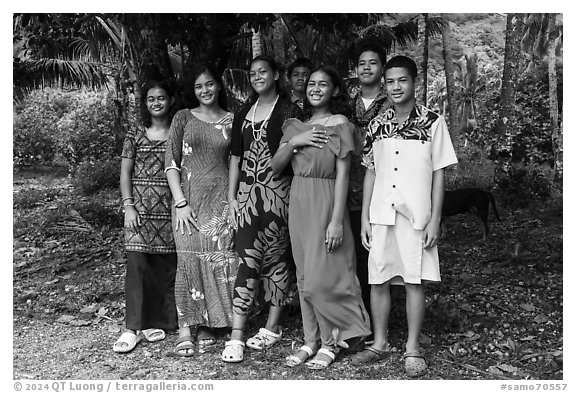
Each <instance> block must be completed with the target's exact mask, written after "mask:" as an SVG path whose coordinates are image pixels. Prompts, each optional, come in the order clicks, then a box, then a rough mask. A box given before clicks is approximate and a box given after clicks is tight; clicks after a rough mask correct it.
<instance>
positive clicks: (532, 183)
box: [497, 164, 554, 208]
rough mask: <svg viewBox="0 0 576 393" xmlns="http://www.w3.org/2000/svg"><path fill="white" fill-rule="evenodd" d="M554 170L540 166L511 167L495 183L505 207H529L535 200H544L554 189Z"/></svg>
mask: <svg viewBox="0 0 576 393" xmlns="http://www.w3.org/2000/svg"><path fill="white" fill-rule="evenodd" d="M553 181H554V170H553V169H552V168H550V167H546V166H542V165H528V166H524V165H517V164H516V165H511V166H510V167H509V168H506V172H505V173H504V175H503V176H502V177H501V178H500V179H499V181H498V182H497V187H498V189H499V190H500V191H502V196H503V198H502V201H503V202H504V204H505V205H507V206H510V207H516V208H523V207H526V206H529V205H530V204H531V203H532V202H533V201H535V200H546V199H548V198H549V197H550V196H551V193H552V188H553V187H554V184H553Z"/></svg>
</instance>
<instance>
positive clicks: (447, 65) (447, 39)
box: [442, 14, 461, 146]
mask: <svg viewBox="0 0 576 393" xmlns="http://www.w3.org/2000/svg"><path fill="white" fill-rule="evenodd" d="M442 22H443V24H444V27H443V28H442V55H443V57H444V73H445V75H446V94H447V100H448V116H446V118H447V122H448V129H449V130H450V136H451V137H452V140H453V141H454V144H455V145H457V146H459V145H460V139H461V138H460V134H461V129H460V124H458V113H457V112H458V109H457V106H456V99H455V96H454V94H455V89H454V85H455V84H454V71H455V70H454V57H453V55H452V45H453V42H452V37H451V35H450V25H449V24H448V19H447V18H446V16H445V14H442Z"/></svg>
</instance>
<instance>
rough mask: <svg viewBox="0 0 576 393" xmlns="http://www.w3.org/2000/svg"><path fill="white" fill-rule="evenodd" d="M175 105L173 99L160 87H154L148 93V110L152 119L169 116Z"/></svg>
mask: <svg viewBox="0 0 576 393" xmlns="http://www.w3.org/2000/svg"><path fill="white" fill-rule="evenodd" d="M173 103H174V99H173V97H170V95H169V94H168V92H167V91H166V90H164V89H162V88H160V87H153V88H151V89H149V90H148V92H147V93H146V108H147V109H148V112H149V113H150V115H151V116H152V117H163V116H166V115H168V113H169V112H170V107H171V106H172V104H173Z"/></svg>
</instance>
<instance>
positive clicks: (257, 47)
mask: <svg viewBox="0 0 576 393" xmlns="http://www.w3.org/2000/svg"><path fill="white" fill-rule="evenodd" d="M261 54H262V31H261V30H258V31H256V30H254V28H252V58H255V57H257V56H260V55H261Z"/></svg>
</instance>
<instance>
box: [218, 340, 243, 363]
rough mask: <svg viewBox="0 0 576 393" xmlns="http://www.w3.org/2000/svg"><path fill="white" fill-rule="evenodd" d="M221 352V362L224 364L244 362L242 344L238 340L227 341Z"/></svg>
mask: <svg viewBox="0 0 576 393" xmlns="http://www.w3.org/2000/svg"><path fill="white" fill-rule="evenodd" d="M224 345H225V348H224V351H222V360H223V361H225V362H226V363H238V362H241V361H242V360H244V343H243V342H242V341H240V340H230V341H227V342H226V344H224Z"/></svg>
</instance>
